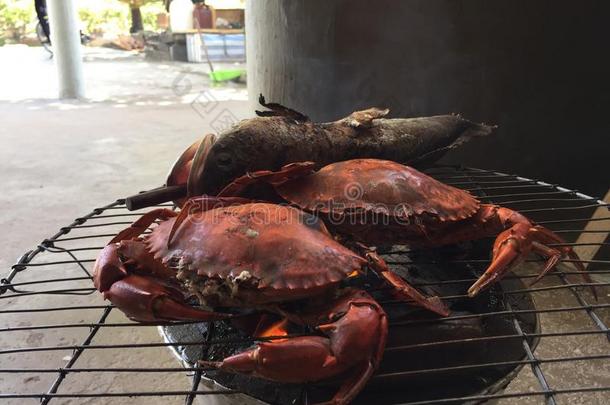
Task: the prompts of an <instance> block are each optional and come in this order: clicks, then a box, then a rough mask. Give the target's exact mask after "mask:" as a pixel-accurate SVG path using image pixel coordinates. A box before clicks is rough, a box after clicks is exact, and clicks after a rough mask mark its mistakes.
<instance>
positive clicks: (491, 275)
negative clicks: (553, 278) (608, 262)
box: [468, 206, 597, 297]
mask: <svg viewBox="0 0 610 405" xmlns="http://www.w3.org/2000/svg"><path fill="white" fill-rule="evenodd" d="M483 209H484V210H486V212H487V213H489V215H487V216H486V217H483V218H480V220H482V223H483V225H484V226H489V224H494V223H495V224H496V226H497V227H500V228H503V229H506V230H504V231H503V232H501V233H500V234H499V235H498V236H497V238H496V241H495V242H494V247H493V258H492V262H491V264H490V265H489V267H488V268H487V270H486V271H485V273H483V275H482V276H481V277H479V279H478V280H477V281H476V282H475V283H474V284H473V285H472V286H471V287H470V288H469V289H468V295H469V296H471V297H474V296H475V295H477V294H478V293H479V292H480V291H481V290H483V289H484V288H486V287H488V286H489V285H490V284H492V283H494V282H495V281H497V280H499V279H501V278H502V277H503V276H504V275H505V274H506V273H507V272H509V271H510V269H512V268H514V267H515V266H516V265H517V264H519V263H521V262H523V261H524V260H525V258H526V257H527V255H528V254H529V253H530V252H534V253H537V254H539V255H541V256H543V257H545V258H546V259H547V262H546V264H545V267H544V269H543V270H542V271H541V273H540V274H539V275H538V277H537V278H536V279H535V280H534V283H536V282H538V281H539V280H540V279H541V278H542V277H544V276H545V275H546V274H547V273H548V272H550V271H551V270H553V269H554V268H555V266H556V265H557V264H558V263H559V262H560V261H561V259H562V258H563V257H564V256H566V255H567V256H568V257H570V258H571V259H573V260H575V266H576V267H577V268H578V269H579V270H581V271H583V278H584V279H585V280H586V281H587V282H589V283H591V282H592V281H591V278H590V277H589V275H588V274H587V273H585V272H584V270H585V269H584V266H583V265H582V263H580V262H579V260H580V259H579V258H578V255H577V254H576V253H575V252H574V251H573V250H572V248H571V247H569V246H560V247H550V246H548V244H562V243H565V241H564V240H563V239H561V238H560V237H559V236H557V235H556V234H555V233H553V232H552V231H550V230H549V229H546V228H544V227H542V226H535V225H533V224H532V223H531V222H530V221H529V220H528V219H527V218H526V217H524V216H523V215H521V214H519V213H518V212H516V211H513V210H510V209H508V208H503V207H494V206H483ZM507 228H508V229H507ZM593 294H594V295H597V294H596V292H595V289H593Z"/></svg>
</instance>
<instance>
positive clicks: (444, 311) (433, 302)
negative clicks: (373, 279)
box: [365, 250, 449, 316]
mask: <svg viewBox="0 0 610 405" xmlns="http://www.w3.org/2000/svg"><path fill="white" fill-rule="evenodd" d="M365 256H366V257H367V259H369V263H370V264H371V266H372V267H373V270H375V272H376V273H377V274H378V275H379V276H381V277H382V278H383V279H384V280H385V281H386V282H387V283H388V284H390V285H391V286H392V287H393V288H394V290H395V291H396V293H397V294H398V295H399V297H400V298H402V299H406V300H407V301H409V302H414V303H415V304H416V305H418V306H420V307H422V308H425V309H428V310H430V311H432V312H435V313H437V314H439V315H441V316H449V309H448V308H447V306H446V305H445V304H444V303H443V302H442V301H441V299H440V298H439V297H426V296H425V295H423V294H422V293H420V292H419V291H417V290H416V289H415V288H414V287H413V286H411V285H410V284H409V283H407V282H406V281H405V280H404V279H403V278H402V277H400V276H399V275H397V274H395V273H394V272H393V271H392V270H390V268H389V267H388V265H387V264H386V262H385V261H384V260H383V259H382V258H381V257H380V256H379V255H378V254H377V253H375V252H373V251H370V250H369V251H368V252H367V253H366V254H365Z"/></svg>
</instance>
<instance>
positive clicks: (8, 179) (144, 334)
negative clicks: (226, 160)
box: [0, 47, 610, 404]
mask: <svg viewBox="0 0 610 405" xmlns="http://www.w3.org/2000/svg"><path fill="white" fill-rule="evenodd" d="M0 60H1V61H2V62H3V63H0V89H2V90H1V92H0V123H1V125H0V142H1V143H0V144H1V147H0V176H2V178H1V183H0V184H2V186H3V189H2V192H1V193H0V205H1V206H2V207H3V209H2V210H1V211H0V229H2V231H3V234H4V235H5V236H4V238H3V242H4V243H2V244H0V276H4V274H6V273H7V272H8V271H9V268H10V266H11V264H13V263H14V261H15V260H16V259H17V257H18V256H19V255H20V254H22V253H23V252H25V251H26V250H28V249H31V248H33V247H35V246H36V245H37V244H38V243H39V242H40V241H41V240H42V239H43V238H45V237H47V236H50V235H51V234H52V233H54V232H55V231H56V230H57V229H58V228H59V227H61V226H64V225H67V224H68V223H70V222H71V221H72V220H73V219H74V218H76V217H78V216H80V215H83V214H85V213H87V212H89V211H90V210H91V209H92V208H94V207H97V206H100V205H104V204H107V203H109V202H111V201H114V200H115V199H117V198H119V197H124V196H126V195H129V194H132V193H134V192H136V191H139V190H143V189H147V188H151V187H155V186H157V185H160V184H161V183H162V182H163V179H164V176H165V174H166V172H167V169H168V167H169V165H170V163H171V162H172V160H173V159H174V158H175V157H176V156H177V155H178V154H179V153H180V152H181V151H182V150H183V149H184V148H185V147H186V146H187V145H189V144H190V143H191V142H193V141H194V140H195V139H196V138H198V137H200V136H201V135H203V134H205V133H208V132H218V131H217V130H216V129H215V128H214V127H215V126H217V125H218V124H219V123H218V121H216V120H215V118H216V117H217V116H218V115H219V114H221V113H222V115H223V116H232V117H234V118H235V119H240V118H244V117H247V116H249V115H250V114H251V113H250V111H249V110H248V107H247V103H246V91H245V89H244V87H243V86H239V85H228V86H223V87H213V88H212V87H210V84H209V83H208V81H207V78H206V74H205V67H202V66H201V65H192V64H181V63H147V62H145V61H144V60H143V59H142V58H141V57H140V56H138V55H134V54H130V53H125V52H119V51H108V50H88V51H87V53H86V64H85V72H86V76H87V87H88V88H87V94H88V96H89V97H90V99H89V100H87V101H79V102H58V101H57V100H55V99H54V97H55V89H54V86H53V83H54V80H55V77H54V71H53V66H52V62H51V61H50V60H49V59H48V58H47V56H46V54H45V53H44V51H43V50H41V49H36V48H22V47H11V48H7V47H5V48H0ZM193 100H198V102H196V103H195V104H194V105H193V104H192V101H193ZM204 107H205V108H204ZM212 107H213V108H212ZM210 110H211V111H210ZM206 111H210V112H207V113H206ZM227 112H228V113H227ZM119 228H120V227H117V228H116V229H119ZM114 230H115V228H111V229H109V232H112V231H114ZM96 243H97V244H100V243H103V241H98V242H96ZM89 256H90V257H91V256H94V252H93V253H89ZM65 271H66V272H71V271H76V272H77V271H78V269H69V268H66V269H65ZM75 274H76V273H75ZM45 276H46V277H53V276H54V273H52V272H50V273H49V274H46V275H45ZM37 277H38V278H40V277H39V276H37ZM64 277H65V275H64ZM540 299H541V300H542V302H543V306H544V307H552V306H553V305H554V303H555V304H556V303H557V301H556V300H557V295H554V294H548V293H546V294H541V297H540ZM92 303H94V304H101V303H102V301H101V299H100V297H99V296H97V295H95V296H87V297H74V298H66V297H61V298H59V297H57V296H52V295H51V296H45V295H41V296H35V297H32V299H31V300H29V301H28V305H31V306H32V307H40V308H44V307H47V306H58V305H78V304H88V305H90V304H92ZM2 305H3V308H4V309H6V308H20V307H21V308H22V307H23V300H4V301H2ZM557 305H559V304H557ZM570 305H574V304H573V303H570ZM51 314H52V315H53V316H55V318H53V319H49V315H48V314H46V313H41V314H37V315H29V316H28V317H27V318H26V317H21V316H18V315H10V316H7V315H3V316H0V328H5V327H8V326H11V327H15V326H29V325H40V324H49V323H76V322H81V323H82V322H96V319H95V316H94V315H95V314H89V313H74V312H70V313H68V312H63V313H62V312H57V313H51ZM608 315H609V314H608V313H607V312H606V313H604V316H605V317H606V319H607V318H608ZM579 316H580V315H579ZM583 317H584V315H583ZM576 318H578V317H577V316H575V315H574V316H571V315H565V316H562V315H561V314H558V315H553V314H550V315H546V316H545V318H544V320H543V323H544V322H554V323H555V324H557V323H559V324H561V325H564V326H565V328H566V330H570V328H571V329H572V330H573V329H575V328H578V327H577V326H574V324H572V322H577V321H578V322H585V323H586V324H587V326H586V328H587V329H592V328H593V327H592V325H590V322H589V321H588V320H587V319H576ZM109 321H110V322H125V321H126V320H125V318H124V317H123V316H122V314H120V313H118V311H113V313H112V315H111V318H110V319H109ZM543 330H545V327H544V324H543ZM87 331H88V329H87V328H80V329H79V328H75V329H71V330H65V329H64V330H59V331H57V330H55V331H54V330H50V331H44V330H43V331H39V330H36V331H24V332H19V333H12V334H10V335H8V334H6V333H0V347H20V346H21V347H23V346H30V347H31V346H45V345H66V344H68V345H69V344H78V343H80V342H81V341H82V340H83V338H84V336H85V335H86V333H87ZM9 338H10V339H9ZM575 339H576V337H575V338H574V339H562V340H561V341H557V339H555V340H547V341H546V342H545V344H544V345H541V346H540V348H539V353H541V354H542V356H543V357H556V356H560V355H582V354H598V353H600V351H601V352H602V353H604V352H607V350H606V349H607V346H606V345H604V339H603V338H602V337H601V336H599V335H597V336H593V337H583V338H581V339H580V340H579V341H578V342H574V340H575ZM159 341H160V338H159V336H158V334H157V331H156V329H155V328H152V327H140V328H105V329H103V330H102V331H101V332H100V333H99V334H98V336H97V337H96V343H100V342H103V343H120V342H123V343H125V342H127V343H128V342H159ZM568 343H569V344H568ZM579 346H580V347H581V349H578V350H582V351H581V352H578V351H575V352H568V351H569V350H572V349H573V348H574V347H579ZM69 356H70V352H67V353H65V352H40V353H36V355H35V356H19V355H11V356H7V357H6V358H5V359H6V360H7V362H6V363H5V362H4V361H2V367H19V366H23V367H58V364H62V361H65V359H67V358H69ZM0 360H3V359H0ZM134 364H135V365H137V366H141V367H147V366H161V367H175V366H177V365H178V363H177V362H176V361H175V360H174V359H173V358H172V356H171V355H170V354H169V352H168V351H164V350H159V349H155V350H147V349H142V350H141V351H138V352H136V351H133V352H132V353H131V354H130V356H128V357H119V358H117V356H115V355H113V354H112V352H108V351H89V352H87V354H86V355H84V356H83V357H81V359H79V361H78V367H129V366H134ZM564 366H565V367H563V368H562V364H558V365H552V364H551V365H547V366H545V367H546V368H547V370H546V371H548V372H549V373H550V375H551V377H552V378H553V379H556V381H552V385H554V386H557V385H562V384H560V382H561V381H565V380H566V379H567V378H568V377H571V376H573V377H574V381H571V382H570V384H567V385H568V386H578V385H587V386H593V385H597V386H608V385H609V384H610V370H609V368H608V363H607V362H602V361H600V362H599V364H597V363H596V364H595V367H598V368H599V372H598V373H597V379H596V380H595V381H590V380H588V381H585V380H584V379H585V378H589V376H590V375H591V372H590V367H591V365H590V364H586V365H584V366H583V367H585V368H588V372H586V371H582V369H581V368H580V366H579V367H576V366H574V365H571V364H566V365H564ZM53 378H54V375H31V376H27V377H24V376H23V375H11V374H0V392H3V393H6V392H24V391H26V392H44V391H46V390H47V389H48V387H49V385H50V382H51V381H52V379H53ZM135 384H139V385H140V386H142V385H144V386H148V387H150V386H155V387H159V389H168V390H174V389H176V390H177V389H180V390H183V389H189V379H187V378H186V377H185V376H184V375H183V374H180V373H172V374H170V375H155V376H151V375H146V374H143V375H135V376H134V375H132V376H131V377H127V376H125V374H112V373H102V374H99V375H98V374H95V375H90V376H89V379H88V380H86V382H80V381H72V382H71V381H70V380H69V379H68V380H67V384H66V385H65V386H64V388H63V390H70V391H73V392H74V391H88V392H92V391H94V392H95V391H97V392H106V391H134V390H137V388H138V387H137V386H135ZM538 389H539V387H538V385H537V383H536V381H535V380H534V379H533V377H532V373H531V371H530V370H529V368H528V367H526V368H524V370H523V372H522V373H521V375H520V377H519V379H518V381H517V383H516V384H513V385H511V386H510V387H509V392H521V391H527V390H538ZM604 395H606V394H604V393H598V394H592V395H589V396H584V397H583V396H580V395H571V396H563V398H564V399H565V400H566V401H567V402H562V403H582V404H598V403H599V404H601V403H604ZM568 397H569V398H568ZM583 398H584V399H583ZM182 401H183V399H182V398H181V397H168V398H167V402H168V403H177V404H179V403H182ZM12 402H13V403H18V404H22V403H24V402H27V403H32V404H34V403H37V400H27V401H22V400H15V401H12ZM85 402H87V403H105V401H104V400H95V399H91V400H72V401H71V400H58V401H53V403H85ZM150 402H151V399H150V398H136V399H129V398H125V399H117V400H115V401H113V403H142V404H144V403H150ZM501 403H502V404H508V403H510V404H517V403H518V404H522V403H528V404H530V403H531V404H538V403H543V402H542V400H541V399H540V398H539V397H536V398H533V397H532V398H528V399H513V400H504V401H502V402H501Z"/></svg>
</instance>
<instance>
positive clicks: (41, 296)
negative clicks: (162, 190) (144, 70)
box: [0, 166, 610, 405]
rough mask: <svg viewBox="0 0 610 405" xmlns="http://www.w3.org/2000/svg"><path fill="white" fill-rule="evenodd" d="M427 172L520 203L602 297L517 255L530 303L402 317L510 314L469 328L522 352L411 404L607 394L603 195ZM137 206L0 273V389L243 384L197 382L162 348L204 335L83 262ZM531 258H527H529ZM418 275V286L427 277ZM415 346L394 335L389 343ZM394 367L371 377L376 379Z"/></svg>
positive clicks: (53, 397) (455, 171) (484, 196)
mask: <svg viewBox="0 0 610 405" xmlns="http://www.w3.org/2000/svg"><path fill="white" fill-rule="evenodd" d="M429 174H431V175H432V176H433V177H435V178H437V179H439V180H441V181H443V182H445V183H448V184H451V185H454V186H456V187H459V188H462V189H466V190H469V191H470V192H471V193H473V194H474V195H476V196H477V197H478V198H479V199H480V200H481V201H482V202H488V203H497V204H501V205H504V206H507V207H509V208H513V209H516V210H518V211H520V212H522V213H524V214H525V215H527V216H528V217H530V218H531V219H533V220H534V221H536V222H537V223H539V224H542V225H544V226H546V227H548V228H550V229H551V230H553V231H555V232H556V233H557V234H559V235H561V236H562V237H563V238H564V239H565V240H566V241H567V243H566V244H567V245H569V246H572V247H573V248H574V249H575V250H577V252H578V253H579V254H580V255H581V258H582V259H583V260H582V261H583V263H585V265H586V266H587V269H588V271H589V272H590V273H591V274H592V275H593V277H594V280H595V283H593V284H594V285H595V286H596V287H597V290H598V296H599V297H598V300H595V299H594V298H593V296H592V294H591V291H590V289H589V287H591V284H590V283H586V282H583V281H582V279H581V278H580V277H578V272H577V271H575V269H574V268H573V267H571V266H570V265H569V264H562V265H561V266H560V267H559V269H558V271H556V272H554V273H552V274H551V275H549V276H547V277H546V278H545V279H544V280H543V281H542V282H540V283H538V284H536V285H535V286H531V287H529V283H528V281H532V280H533V279H534V278H535V276H536V269H537V267H536V265H537V264H539V262H540V260H541V259H538V258H534V257H531V258H529V259H528V260H527V261H526V264H525V265H524V266H523V268H524V269H525V270H521V269H520V271H518V272H517V273H515V274H512V275H509V276H508V277H507V278H515V279H519V280H522V281H523V282H525V285H526V286H528V287H525V288H518V289H513V290H505V291H504V293H505V294H508V295H511V294H524V293H525V294H529V295H532V296H533V297H534V298H535V300H536V304H537V306H536V307H535V308H534V309H518V308H512V307H510V306H509V307H507V308H505V309H504V310H501V311H499V310H498V311H489V312H486V313H483V314H473V315H461V314H456V315H452V316H450V317H448V318H443V319H434V320H425V319H424V320H412V321H409V320H407V321H401V322H400V323H402V324H403V325H404V324H405V323H407V324H411V325H420V324H425V323H426V322H428V323H429V322H438V323H442V322H453V321H458V320H467V319H469V317H470V318H483V319H488V318H489V319H491V318H494V317H503V318H505V319H508V320H510V321H511V322H513V323H514V328H515V329H514V330H515V331H516V332H517V333H514V334H505V335H494V336H483V337H479V338H477V339H479V340H481V341H483V340H485V341H489V342H491V343H493V344H497V343H498V342H502V341H517V342H521V345H522V346H523V350H524V352H525V353H526V356H525V358H523V359H522V360H518V361H511V362H504V363H510V365H513V366H525V367H523V369H521V371H520V372H519V375H518V376H517V378H516V379H515V380H514V381H513V383H512V384H510V385H509V387H508V388H507V389H506V390H504V391H500V392H495V393H487V394H481V395H474V396H468V397H447V398H435V399H434V400H424V401H416V402H408V403H410V404H411V405H413V404H422V405H423V404H433V403H434V404H444V403H463V402H472V403H479V402H484V401H489V400H495V401H497V402H498V403H501V404H512V403H519V404H521V403H532V404H539V403H545V404H567V403H574V402H575V401H576V402H580V403H587V404H595V403H600V404H601V403H607V401H608V400H610V367H609V366H608V364H609V362H608V358H610V351H609V350H608V348H609V347H610V344H609V343H608V340H610V333H609V332H608V326H607V325H608V322H609V319H610V299H609V293H608V291H609V290H608V288H607V286H608V285H609V284H610V276H609V274H610V248H609V247H608V246H609V245H610V243H609V240H608V235H609V234H610V212H609V211H608V204H607V203H605V202H603V201H600V200H597V199H595V198H592V197H589V196H587V195H584V194H581V193H579V192H577V191H574V190H568V189H565V188H563V187H560V186H558V185H554V184H548V183H544V182H540V181H536V180H531V179H526V178H523V177H519V176H517V175H511V174H504V173H498V172H493V171H487V170H481V169H474V168H463V167H445V166H443V167H437V168H434V169H431V170H430V171H429ZM164 206H170V205H168V204H165V205H164ZM139 215H141V212H128V211H127V210H126V208H125V206H124V201H122V200H119V201H116V202H114V203H112V204H109V205H107V206H103V207H100V208H96V209H94V210H93V211H92V212H91V213H89V214H87V215H85V216H83V217H80V218H77V219H75V220H74V222H73V223H71V224H70V225H68V226H65V227H63V228H61V229H60V230H59V231H58V232H57V233H56V234H54V235H53V236H51V237H49V238H47V239H44V240H43V241H42V242H41V243H40V244H39V245H38V246H37V247H36V248H35V249H33V250H31V251H28V252H26V253H25V254H24V255H23V256H21V257H20V258H19V260H18V261H17V263H16V264H15V265H13V266H12V268H11V269H10V271H9V272H8V274H7V275H6V277H5V278H3V279H2V280H1V283H0V302H1V303H2V304H3V305H1V306H0V308H1V309H0V387H1V388H2V389H1V390H0V391H1V392H2V393H1V394H0V398H2V399H3V400H5V401H6V400H12V401H14V402H15V403H18V402H19V403H21V402H23V400H24V399H30V400H33V401H36V400H40V401H41V402H42V403H44V404H46V403H49V402H53V403H55V402H63V401H69V400H73V401H81V400H85V399H98V400H100V401H103V399H104V398H106V399H108V398H112V399H113V402H117V401H118V402H121V401H125V402H126V403H127V402H129V403H133V402H138V401H142V402H144V401H146V402H148V401H150V399H151V397H157V398H159V399H162V400H165V401H167V402H174V403H182V402H186V403H187V404H188V403H193V401H196V400H197V399H198V398H209V396H217V395H223V396H224V395H234V394H238V393H239V391H237V390H232V389H211V390H210V389H204V388H205V387H203V388H202V386H201V385H200V381H201V379H202V373H203V372H204V371H205V370H204V369H202V368H199V367H194V366H187V367H181V366H180V365H179V364H178V363H176V361H175V358H173V357H172V354H171V352H170V351H169V350H167V348H168V347H178V346H180V347H188V346H192V345H201V342H189V341H178V342H168V341H164V340H162V339H161V338H160V336H159V334H158V332H157V329H156V327H154V325H150V324H139V323H134V322H131V321H128V320H127V318H125V317H124V316H123V315H122V313H121V312H120V311H117V310H114V308H113V306H112V305H108V304H107V302H104V301H103V300H102V298H101V296H100V294H97V293H96V292H95V289H94V288H93V286H92V283H91V268H92V266H93V262H94V261H95V257H96V255H97V253H98V252H99V250H100V249H102V248H103V246H104V245H105V243H106V242H107V241H108V239H109V238H111V237H112V236H114V235H115V234H116V232H118V231H119V230H120V229H122V228H124V227H126V226H127V225H128V224H130V223H131V222H132V221H133V220H135V219H136V218H137V217H138V216H139ZM490 242H491V240H490V241H489V243H490ZM432 260H434V259H432ZM460 261H461V262H468V263H470V264H473V265H476V266H479V267H480V268H484V267H485V265H486V264H488V263H489V259H488V256H485V257H480V258H474V259H472V258H465V259H462V260H455V262H456V263H457V262H460ZM565 262H567V263H569V262H570V260H565ZM530 263H531V264H533V265H529V266H528V264H530ZM403 264H404V263H403ZM473 281H474V278H472V279H471V278H456V279H450V280H445V281H443V283H447V284H455V285H457V286H462V287H463V291H464V294H462V295H453V296H444V297H442V298H443V299H444V300H448V301H449V300H455V299H461V298H464V297H465V290H466V288H467V286H468V285H470V283H472V282H473ZM418 286H419V287H424V286H425V283H422V284H420V285H418ZM385 304H386V303H384V305H385ZM526 313H530V314H535V316H537V317H539V319H540V330H538V331H534V332H532V331H527V330H524V329H523V328H522V326H523V325H522V324H521V322H520V321H519V320H518V315H522V314H526ZM174 324H189V322H178V323H174ZM531 339H537V340H538V341H539V344H538V346H537V347H532V346H533V345H531V344H530V342H531ZM471 340H472V339H470V341H471ZM465 341H466V339H462V338H456V339H451V340H445V341H440V342H433V343H428V344H429V345H432V346H438V347H440V346H450V347H452V346H453V345H454V346H455V347H458V348H459V347H460V345H462V344H464V342H465ZM209 344H223V342H209ZM416 346H421V344H420V345H416ZM411 348H412V347H410V346H409V345H402V346H400V345H399V346H393V347H388V349H387V350H386V353H391V352H392V351H400V350H410V349H411ZM499 363H502V362H475V363H472V362H464V363H463V364H457V365H455V364H454V365H451V366H447V367H445V368H443V369H441V368H438V367H437V368H425V367H421V368H420V369H417V370H409V371H405V372H403V374H409V373H411V374H421V375H423V374H431V375H436V374H438V373H442V372H446V371H447V370H448V369H451V370H461V371H469V370H475V369H481V368H486V367H493V366H498V365H499ZM505 365H508V364H505ZM186 376H188V377H189V378H186ZM393 377H394V376H392V375H384V374H378V375H376V376H375V378H376V379H384V378H393Z"/></svg>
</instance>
